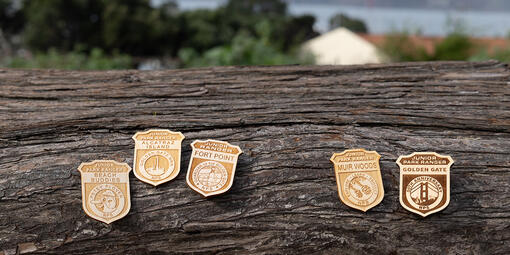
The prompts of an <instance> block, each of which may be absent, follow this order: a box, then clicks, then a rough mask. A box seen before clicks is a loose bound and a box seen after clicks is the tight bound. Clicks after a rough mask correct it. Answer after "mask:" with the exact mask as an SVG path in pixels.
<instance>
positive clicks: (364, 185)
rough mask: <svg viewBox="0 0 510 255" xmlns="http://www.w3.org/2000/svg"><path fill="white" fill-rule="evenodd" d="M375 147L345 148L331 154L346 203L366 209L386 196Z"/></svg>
mask: <svg viewBox="0 0 510 255" xmlns="http://www.w3.org/2000/svg"><path fill="white" fill-rule="evenodd" d="M380 158H381V156H380V155H379V154H378V153H377V152H376V151H366V150H364V149H352V150H345V151H343V152H342V153H334V154H333V156H332V157H331V159H330V160H331V162H333V164H334V167H335V177H336V183H337V188H338V196H339V197H340V200H342V202H343V203H344V204H346V205H347V206H350V207H352V208H355V209H358V210H361V211H363V212H366V211H367V210H369V209H370V208H372V207H374V206H376V205H378V204H379V203H380V202H381V201H382V200H383V198H384V187H383V183H382V176H381V169H380V166H379V159H380Z"/></svg>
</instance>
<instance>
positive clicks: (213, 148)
mask: <svg viewBox="0 0 510 255" xmlns="http://www.w3.org/2000/svg"><path fill="white" fill-rule="evenodd" d="M191 147H192V148H193V152H192V153H191V159H190V161H189V167H188V173H187V175H186V182H187V183H188V185H189V186H190V187H191V188H192V189H193V190H195V191H196V192H198V193H200V194H202V195H203V196H205V197H208V196H212V195H218V194H221V193H224V192H226V191H228V190H229V189H230V187H231V186H232V183H233V181H234V174H235V171H236V165H237V158H238V157H239V155H240V154H241V153H242V151H241V148H239V146H235V145H231V144H229V143H227V142H222V141H216V140H206V141H201V140H197V141H194V142H193V143H192V144H191Z"/></svg>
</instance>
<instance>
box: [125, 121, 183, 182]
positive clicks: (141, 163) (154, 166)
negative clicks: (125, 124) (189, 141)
mask: <svg viewBox="0 0 510 255" xmlns="http://www.w3.org/2000/svg"><path fill="white" fill-rule="evenodd" d="M183 139H184V135H183V134H182V133H181V132H172V131H170V130H166V129H151V130H148V131H146V132H138V133H136V134H135V135H134V136H133V140H135V155H134V158H133V172H134V174H135V176H136V178H138V179H140V180H141V181H143V182H146V183H150V184H152V185H154V186H157V185H159V184H162V183H165V182H167V181H170V180H173V179H174V178H175V177H177V175H178V174H179V171H180V169H181V142H182V140H183Z"/></svg>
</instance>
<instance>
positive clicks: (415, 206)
mask: <svg viewBox="0 0 510 255" xmlns="http://www.w3.org/2000/svg"><path fill="white" fill-rule="evenodd" d="M397 164H398V166H399V167H400V204H401V205H402V206H403V207H404V208H405V209H407V210H409V211H411V212H414V213H417V214H419V215H421V216H423V217H425V216H427V215H429V214H432V213H435V212H438V211H440V210H443V209H444V208H445V207H446V206H448V204H449V203H450V166H451V165H452V164H453V159H452V158H451V157H450V156H443V155H439V154H437V153H435V152H414V153H413V154H411V155H407V156H400V157H399V158H398V159H397Z"/></svg>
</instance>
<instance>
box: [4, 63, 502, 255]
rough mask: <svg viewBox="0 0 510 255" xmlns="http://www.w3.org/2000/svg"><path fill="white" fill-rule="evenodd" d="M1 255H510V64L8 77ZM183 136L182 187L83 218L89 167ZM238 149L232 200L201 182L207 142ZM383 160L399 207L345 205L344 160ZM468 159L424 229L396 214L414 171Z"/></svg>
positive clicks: (149, 191)
mask: <svg viewBox="0 0 510 255" xmlns="http://www.w3.org/2000/svg"><path fill="white" fill-rule="evenodd" d="M0 88H1V90H0V254H1V253H2V252H1V251H3V253H4V254H15V253H29V252H30V253H44V254H94V253H99V254H146V253H152V254H166V253H196V254H201V253H203V254H210V253H217V254H315V253H317V254H365V253H366V254H424V253H425V254H509V253H510V71H509V68H508V67H507V65H505V64H501V63H498V62H493V61H490V62H480V63H467V62H432V63H402V64H391V65H366V66H322V67H319V66H311V67H308V66H307V67H303V66H281V67H218V68H208V69H191V70H174V71H150V72H143V71H97V72H78V71H56V70H12V69H0ZM149 128H166V129H170V130H174V131H181V132H182V133H183V134H184V135H185V136H186V139H185V140H184V141H183V155H182V159H183V160H182V162H181V163H182V167H181V173H180V174H179V176H178V177H177V178H176V179H175V180H173V181H171V182H169V183H166V184H163V185H160V186H158V187H153V186H152V185H148V184H145V183H143V182H141V181H139V180H137V179H136V178H135V177H134V176H133V175H131V178H130V181H131V196H132V208H131V212H130V213H129V214H128V216H126V217H125V218H123V219H121V220H119V221H116V222H114V223H113V224H111V225H107V224H103V223H101V222H98V221H95V220H93V219H91V218H89V217H88V216H87V215H85V213H84V212H83V210H82V208H81V186H80V175H79V172H78V171H77V167H78V165H79V164H80V163H81V162H85V161H91V160H94V159H114V160H117V161H119V162H127V163H128V164H130V165H132V162H133V158H132V155H133V148H134V143H133V141H132V140H131V136H132V135H133V134H134V133H135V132H137V131H143V130H146V129H149ZM207 138H213V139H219V140H226V141H229V142H231V143H232V144H235V145H239V146H240V147H241V148H242V149H243V151H244V153H243V154H242V155H241V156H240V158H239V163H238V168H237V172H236V178H235V180H234V185H233V187H232V189H231V190H230V191H229V192H228V193H226V194H224V195H221V196H218V197H213V198H209V199H204V198H202V197H201V196H200V195H199V194H198V193H196V192H194V191H192V190H191V189H190V188H189V187H188V186H187V185H186V182H185V175H186V167H187V165H188V162H189V161H188V160H189V157H190V151H191V149H190V146H189V144H190V143H191V142H192V141H193V140H195V139H207ZM348 148H365V149H367V150H376V151H378V152H379V154H381V156H382V158H381V172H382V177H383V182H384V189H385V192H386V195H385V198H384V200H383V201H382V203H381V204H380V205H378V206H376V207H374V208H372V209H371V210H369V211H368V212H367V213H363V212H360V211H357V210H354V209H351V208H349V207H347V206H346V205H344V204H342V203H341V202H340V200H339V198H338V195H337V191H336V183H335V177H334V172H333V165H332V163H331V162H330V161H329V158H330V157H331V155H332V153H333V152H341V151H343V150H345V149H348ZM414 151H436V152H438V153H440V154H446V155H450V156H452V157H453V159H454V160H455V164H454V165H453V166H452V169H451V185H452V189H451V202H450V205H449V206H448V207H447V208H446V209H445V210H443V211H441V212H439V213H436V214H433V215H431V216H429V217H426V218H422V217H421V216H419V215H416V214H414V213H411V212H409V211H406V210H405V209H404V208H402V207H401V206H400V203H399V199H398V184H399V168H398V166H397V165H396V163H395V160H396V159H397V157H398V156H399V155H402V154H409V153H411V152H414Z"/></svg>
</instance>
